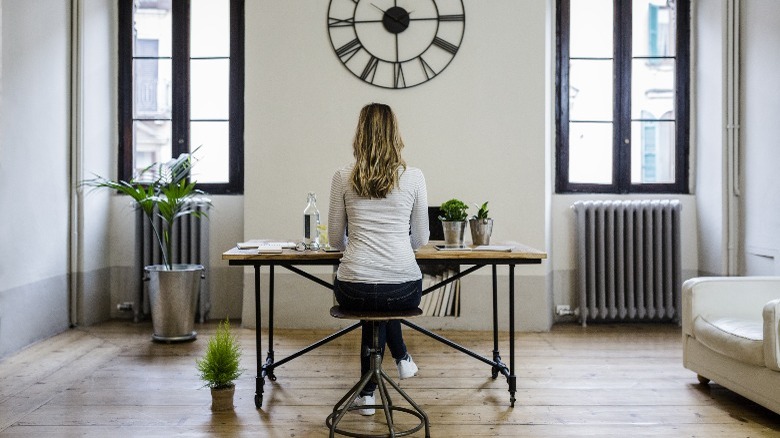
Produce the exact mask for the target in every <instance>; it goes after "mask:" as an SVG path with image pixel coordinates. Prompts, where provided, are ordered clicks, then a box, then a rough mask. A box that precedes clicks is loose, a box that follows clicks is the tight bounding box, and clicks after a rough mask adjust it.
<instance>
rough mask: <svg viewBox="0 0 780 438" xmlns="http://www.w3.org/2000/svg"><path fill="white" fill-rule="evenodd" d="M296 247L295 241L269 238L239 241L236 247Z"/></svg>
mask: <svg viewBox="0 0 780 438" xmlns="http://www.w3.org/2000/svg"><path fill="white" fill-rule="evenodd" d="M260 247H263V248H266V247H269V248H279V249H282V248H295V242H285V241H279V240H268V239H251V240H247V241H246V242H238V243H237V244H236V248H238V249H257V248H260Z"/></svg>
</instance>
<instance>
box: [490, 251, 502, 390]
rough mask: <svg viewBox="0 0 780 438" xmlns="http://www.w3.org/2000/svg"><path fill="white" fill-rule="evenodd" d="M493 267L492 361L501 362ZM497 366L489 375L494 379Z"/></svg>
mask: <svg viewBox="0 0 780 438" xmlns="http://www.w3.org/2000/svg"><path fill="white" fill-rule="evenodd" d="M492 268H493V362H496V363H500V362H501V354H500V352H499V351H498V275H497V273H496V265H493V266H492ZM498 372H499V369H498V367H495V366H494V367H493V369H492V372H491V375H492V377H493V378H494V379H495V378H496V377H498Z"/></svg>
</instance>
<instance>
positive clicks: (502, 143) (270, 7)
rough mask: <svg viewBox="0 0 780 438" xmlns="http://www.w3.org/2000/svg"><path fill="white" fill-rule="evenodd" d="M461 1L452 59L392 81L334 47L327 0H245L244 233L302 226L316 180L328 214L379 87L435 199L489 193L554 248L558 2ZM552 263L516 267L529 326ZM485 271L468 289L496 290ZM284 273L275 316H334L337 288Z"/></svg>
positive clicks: (506, 235)
mask: <svg viewBox="0 0 780 438" xmlns="http://www.w3.org/2000/svg"><path fill="white" fill-rule="evenodd" d="M304 3H305V5H304ZM464 3H465V8H466V28H465V36H464V38H463V43H462V46H461V48H460V50H459V51H458V54H457V56H456V57H455V58H454V60H453V61H452V63H451V64H450V65H449V66H448V67H447V69H446V70H445V71H444V72H443V73H442V74H441V75H440V76H438V77H436V78H434V79H433V80H432V81H431V82H429V83H426V84H423V85H421V86H417V87H414V88H411V89H406V90H385V89H380V88H377V87H374V86H371V85H368V84H365V83H363V82H362V81H360V80H358V79H357V78H355V77H354V76H353V75H352V74H351V73H350V72H349V71H347V70H346V69H345V68H344V66H343V65H342V64H341V63H340V61H339V60H338V58H337V57H336V55H335V54H334V51H333V48H332V47H331V45H330V41H329V38H328V34H327V28H326V17H327V7H328V2H314V3H313V2H309V1H304V0H293V1H290V0H275V1H266V2H247V4H246V19H247V26H246V53H247V63H246V78H247V80H246V132H245V141H246V169H247V171H246V185H245V186H246V191H245V213H244V224H245V228H244V234H245V237H246V238H257V237H275V238H285V239H293V240H298V239H299V238H300V234H301V233H302V230H301V228H302V217H301V215H302V212H303V209H304V207H305V205H306V193H307V192H308V191H315V192H316V193H317V194H318V201H319V202H318V206H319V209H320V213H321V215H322V217H323V218H326V217H327V194H328V191H329V189H330V179H331V176H332V175H333V172H334V170H335V169H336V168H338V167H340V166H341V165H343V164H345V163H347V162H349V161H351V159H352V156H351V140H352V136H353V134H354V130H355V125H356V123H357V115H358V112H359V110H360V108H361V107H362V106H363V105H365V104H366V103H369V102H372V101H378V102H384V103H387V104H389V105H391V106H392V107H393V108H394V110H395V111H396V113H397V115H398V119H399V123H400V128H401V132H402V135H403V138H404V141H405V143H406V149H405V151H404V156H405V158H406V160H407V162H408V164H409V165H412V166H415V167H419V168H421V169H422V170H423V172H424V173H425V176H426V180H427V184H428V198H429V202H430V203H431V204H439V203H441V202H443V201H445V200H447V199H450V198H452V197H457V198H459V199H461V200H463V201H465V202H467V203H468V204H473V203H477V202H479V203H482V202H484V201H486V200H487V201H489V202H490V211H491V215H492V217H493V218H494V220H495V226H494V231H493V233H494V234H493V240H494V241H502V240H516V241H520V242H523V243H525V244H528V245H530V246H533V247H536V248H539V249H542V250H544V249H545V223H544V220H545V215H544V212H545V205H546V204H545V189H546V180H545V166H544V163H545V158H546V157H545V133H546V131H545V129H546V128H545V110H546V106H545V105H546V100H545V99H546V92H545V90H546V89H545V85H546V77H545V73H546V71H547V69H546V63H547V62H548V58H547V53H546V49H547V48H548V45H547V43H548V41H547V40H546V38H547V35H548V34H547V26H548V25H550V24H551V23H550V22H549V21H548V20H547V13H548V10H547V8H548V4H547V2H541V1H534V0H527V1H516V0H500V1H499V0H494V1H490V2H477V1H469V0H466V1H465V2H464ZM472 210H473V207H472ZM280 271H284V270H281V269H280ZM246 272H247V275H246V276H245V300H244V312H243V316H244V324H245V325H246V324H251V321H252V320H253V315H254V306H253V304H252V303H253V292H252V285H253V281H252V276H251V273H250V271H249V270H247V271H246ZM319 272H320V273H321V274H322V275H330V273H329V272H328V271H327V270H326V271H319ZM546 272H547V270H546V266H545V265H542V266H530V267H521V268H519V269H518V284H519V285H522V286H518V287H520V288H521V289H522V293H523V295H522V297H523V299H521V300H519V301H520V302H521V303H522V304H519V305H518V311H519V312H521V316H520V317H519V321H522V322H521V323H520V324H521V328H523V329H526V330H546V329H548V328H549V326H550V322H551V318H550V315H549V314H546V313H545V312H547V311H548V309H549V308H550V303H549V299H548V297H547V295H548V294H547V292H546V282H547V280H546V275H547V274H546ZM488 273H489V270H485V272H484V273H482V275H481V278H480V276H477V278H476V279H475V281H476V282H477V285H475V286H473V287H474V290H470V291H467V292H466V294H467V295H468V294H474V296H477V294H484V293H485V292H486V291H487V290H489V289H487V288H486V285H487V284H489V283H487V281H488V280H489V277H488V276H487V274H488ZM279 274H280V275H278V277H282V276H285V275H288V274H286V273H284V272H280V273H279ZM502 275H503V277H504V278H505V277H506V272H503V273H502ZM288 276H291V274H289V275H288ZM280 281H281V282H282V283H281V284H277V289H280V290H279V291H278V295H277V298H278V300H279V302H280V303H282V304H279V305H278V306H277V309H279V310H278V311H277V315H278V319H277V321H276V322H277V324H279V325H281V326H284V325H288V326H291V325H296V326H300V324H302V323H303V324H306V323H307V322H306V321H301V320H302V318H300V316H301V315H305V318H304V319H305V320H307V321H308V323H310V324H316V325H327V324H333V323H332V322H330V319H331V318H330V317H329V316H327V306H328V305H329V304H330V302H331V301H330V296H329V295H328V294H327V293H325V292H324V291H322V290H320V289H319V288H318V287H317V286H310V285H308V284H306V281H305V280H297V279H296V280H280ZM287 281H289V287H287V286H286V285H287V284H288V283H286V282H287ZM312 300H315V301H316V302H317V304H316V305H313V307H312V308H311V309H310V310H307V311H306V312H300V311H299V310H298V307H296V306H299V305H300V304H299V303H301V302H307V303H311V302H312ZM474 307H476V308H465V310H464V312H475V314H478V313H477V312H482V309H480V308H479V307H482V306H479V305H478V304H477V305H475V306H474ZM484 310H489V309H484ZM488 314H489V313H488ZM451 323H453V324H457V322H451ZM464 324H466V323H465V322H464ZM465 328H469V327H468V325H465Z"/></svg>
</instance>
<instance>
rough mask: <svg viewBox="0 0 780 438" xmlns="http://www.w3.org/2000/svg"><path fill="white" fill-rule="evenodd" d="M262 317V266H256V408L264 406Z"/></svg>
mask: <svg viewBox="0 0 780 438" xmlns="http://www.w3.org/2000/svg"><path fill="white" fill-rule="evenodd" d="M261 327H262V317H261V314H260V265H255V351H256V352H257V376H255V408H257V409H260V407H261V406H262V405H263V385H264V384H265V378H264V377H263V348H262V336H263V333H262V330H261Z"/></svg>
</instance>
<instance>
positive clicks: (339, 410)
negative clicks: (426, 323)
mask: <svg viewBox="0 0 780 438" xmlns="http://www.w3.org/2000/svg"><path fill="white" fill-rule="evenodd" d="M330 315H331V316H332V317H334V318H340V319H358V320H362V321H371V329H372V331H373V338H374V342H373V345H372V347H371V348H368V349H367V350H368V351H367V352H364V353H363V354H370V355H371V361H370V368H369V370H368V371H367V372H366V373H365V374H363V377H362V378H361V379H360V381H359V382H358V383H357V384H356V385H355V386H353V387H352V389H350V390H349V391H348V392H347V394H346V395H344V397H342V398H341V400H339V402H338V403H336V405H335V406H333V412H332V413H331V414H330V415H328V418H326V419H325V424H326V425H327V426H328V427H329V428H330V436H331V438H332V437H333V436H334V434H335V433H339V434H341V435H346V436H352V437H360V438H362V437H397V436H406V435H411V434H413V433H415V432H417V431H418V430H420V429H421V428H422V427H423V426H425V436H426V438H428V437H430V436H431V433H430V426H429V423H428V415H427V414H426V413H425V412H424V411H423V410H422V409H421V408H420V407H419V406H417V403H415V402H414V400H412V399H411V397H409V396H408V395H406V393H405V392H404V391H403V390H402V389H401V388H400V387H399V386H398V384H396V383H395V382H394V381H393V380H392V379H391V378H390V376H388V375H387V373H385V371H384V370H383V369H382V356H381V354H380V349H379V324H380V323H381V322H383V321H390V320H394V319H407V318H412V317H415V316H420V315H422V310H421V309H411V310H399V311H393V312H370V311H350V310H344V309H342V308H341V306H333V307H331V309H330ZM371 379H373V380H374V381H375V382H376V388H377V390H378V391H379V398H380V399H381V400H382V404H381V405H363V406H357V405H355V399H356V397H357V396H358V395H359V394H360V391H362V390H363V388H364V387H365V386H366V384H368V382H369V380H371ZM385 381H387V382H388V383H389V384H390V386H392V387H393V388H394V389H395V390H396V392H398V393H399V394H401V396H402V397H403V398H405V399H406V401H407V402H409V404H410V405H412V408H413V409H409V408H406V407H402V406H394V405H393V401H392V400H391V399H390V394H389V393H388V392H387V387H386V386H385ZM342 405H343V406H342ZM365 408H374V409H382V410H383V411H384V413H385V418H386V419H387V426H388V428H389V429H390V432H389V434H382V435H378V434H360V433H356V432H350V431H346V430H343V429H339V428H338V427H337V426H338V424H339V421H341V419H342V418H343V417H344V414H346V413H347V412H348V411H353V410H357V409H365ZM393 411H401V412H405V413H407V414H410V415H413V416H415V417H417V418H418V419H419V420H420V424H418V425H416V426H415V427H413V428H411V429H408V430H403V431H396V430H395V426H394V424H393Z"/></svg>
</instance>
